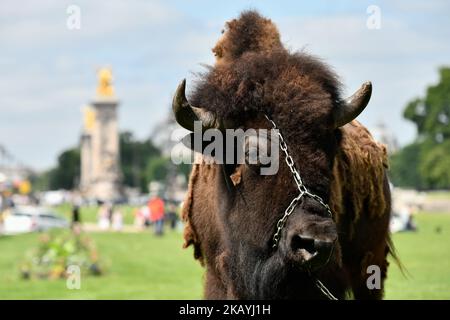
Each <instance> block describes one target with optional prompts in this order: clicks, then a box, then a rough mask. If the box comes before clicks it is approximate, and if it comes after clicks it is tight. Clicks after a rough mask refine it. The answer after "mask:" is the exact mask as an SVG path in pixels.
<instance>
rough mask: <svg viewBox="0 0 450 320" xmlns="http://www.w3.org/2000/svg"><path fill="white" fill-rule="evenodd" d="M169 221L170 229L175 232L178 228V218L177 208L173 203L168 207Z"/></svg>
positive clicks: (167, 215)
mask: <svg viewBox="0 0 450 320" xmlns="http://www.w3.org/2000/svg"><path fill="white" fill-rule="evenodd" d="M166 217H167V221H169V225H170V229H172V230H175V228H176V227H177V221H178V216H177V212H176V206H175V205H174V204H173V203H170V204H169V205H168V206H167V214H166Z"/></svg>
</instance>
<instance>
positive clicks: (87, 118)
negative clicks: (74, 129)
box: [83, 106, 95, 132]
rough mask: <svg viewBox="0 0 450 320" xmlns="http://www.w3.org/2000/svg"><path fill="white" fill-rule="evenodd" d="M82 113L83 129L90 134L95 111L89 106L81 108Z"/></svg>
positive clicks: (93, 123)
mask: <svg viewBox="0 0 450 320" xmlns="http://www.w3.org/2000/svg"><path fill="white" fill-rule="evenodd" d="M83 113H84V129H85V131H87V132H91V131H92V129H93V128H94V125H95V110H94V109H93V108H92V107H91V106H86V107H84V108H83Z"/></svg>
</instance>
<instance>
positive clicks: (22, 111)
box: [0, 0, 450, 169]
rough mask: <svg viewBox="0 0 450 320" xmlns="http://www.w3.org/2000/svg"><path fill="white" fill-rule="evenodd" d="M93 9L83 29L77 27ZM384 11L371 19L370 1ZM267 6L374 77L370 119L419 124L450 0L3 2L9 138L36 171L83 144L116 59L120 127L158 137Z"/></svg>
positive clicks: (3, 126) (400, 130)
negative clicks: (188, 83) (410, 110)
mask: <svg viewBox="0 0 450 320" xmlns="http://www.w3.org/2000/svg"><path fill="white" fill-rule="evenodd" d="M71 4H75V5H78V6H79V8H80V9H81V29H79V30H69V29H68V28H67V26H66V21H67V18H68V14H67V13H66V10H67V7H68V6H69V5H71ZM370 5H377V6H378V7H379V8H380V10H381V28H380V29H369V28H368V27H367V25H366V22H367V19H368V18H369V16H370V14H368V13H367V8H368V7H369V6H370ZM249 8H254V9H258V10H259V11H260V12H261V13H262V14H263V15H265V16H267V17H269V18H271V19H272V20H273V21H274V22H275V23H276V24H277V25H278V27H279V29H280V32H281V35H282V39H283V42H284V43H285V45H286V46H287V47H288V48H290V49H291V50H299V49H305V50H306V51H308V52H310V53H312V54H315V55H318V56H320V57H322V58H323V59H324V60H325V61H326V62H327V63H328V64H330V65H331V66H333V67H334V69H335V70H336V72H337V73H338V74H339V75H340V77H341V80H342V82H343V83H344V84H345V92H346V93H351V92H352V91H353V90H355V89H356V88H358V87H359V85H360V84H361V83H362V82H363V81H366V80H371V81H372V82H373V85H374V92H373V96H372V100H371V102H370V104H369V107H368V108H367V109H366V111H365V112H364V113H363V115H361V116H360V120H361V121H362V122H363V123H364V124H366V125H367V126H369V127H373V126H375V125H376V124H377V123H378V122H380V121H383V122H384V123H385V124H386V125H387V127H388V128H389V129H390V130H392V131H393V132H394V133H395V135H396V136H397V138H398V140H399V141H400V143H401V144H405V143H408V142H410V141H411V140H412V139H414V136H415V128H414V126H413V125H412V124H410V123H408V122H406V121H405V120H403V119H402V110H403V109H404V107H405V104H406V103H407V102H408V101H409V100H411V99H413V98H415V97H417V96H420V95H423V94H424V92H425V89H426V86H427V85H430V84H433V83H435V82H436V81H437V79H438V74H437V68H438V67H439V66H442V65H449V64H450V41H449V39H450V18H449V16H450V2H449V1H419V0H413V1H361V0H355V1H262V0H259V1H234V0H227V1H201V0H192V1H183V0H180V1H156V0H154V1H118V0H109V1H76V0H71V1H49V0H41V1H32V0H30V1H17V0H11V1H9V0H2V1H1V2H0V145H3V146H5V147H6V148H7V149H8V150H9V151H10V152H11V153H12V154H13V155H14V156H15V157H16V158H18V159H19V160H20V161H21V162H23V163H25V164H27V165H29V166H31V167H32V168H35V169H46V168H49V167H50V166H52V165H54V164H55V163H56V157H57V155H58V154H59V153H60V152H61V151H62V150H64V149H65V148H68V147H72V146H75V145H77V143H78V141H79V135H80V131H81V125H82V114H81V108H82V107H83V106H84V105H86V104H88V103H89V101H90V100H91V99H92V98H93V96H94V94H95V87H96V81H97V80H96V73H95V71H96V68H98V67H100V66H104V65H107V66H111V67H112V69H113V74H114V77H115V82H114V85H115V90H116V94H117V96H118V98H119V99H120V101H121V105H120V111H119V117H120V118H119V125H120V129H121V130H131V131H132V132H134V134H135V135H136V136H137V137H138V138H145V137H146V136H148V135H149V133H150V132H151V130H152V128H153V127H154V125H155V124H156V123H158V122H159V121H162V120H163V119H164V118H165V117H166V116H167V114H168V112H169V109H170V101H171V96H172V94H173V91H174V89H175V87H176V85H177V84H178V82H179V81H180V79H182V78H183V77H187V78H188V79H192V78H193V76H192V73H193V72H197V71H201V70H202V69H203V67H202V64H205V63H206V64H212V63H213V55H212V53H211V48H212V47H213V46H214V43H215V42H216V40H217V39H218V37H219V36H220V31H221V29H222V28H223V24H224V22H225V21H227V20H229V19H231V18H234V17H236V16H237V15H238V14H239V12H240V11H242V10H243V9H249Z"/></svg>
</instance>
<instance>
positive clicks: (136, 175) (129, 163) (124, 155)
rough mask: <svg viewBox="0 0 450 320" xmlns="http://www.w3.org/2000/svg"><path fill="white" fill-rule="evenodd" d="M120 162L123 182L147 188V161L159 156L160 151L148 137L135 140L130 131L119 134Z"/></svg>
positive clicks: (142, 188)
mask: <svg viewBox="0 0 450 320" xmlns="http://www.w3.org/2000/svg"><path fill="white" fill-rule="evenodd" d="M119 141H120V162H121V168H122V173H123V183H124V184H125V185H126V186H129V187H135V188H139V189H140V190H141V191H146V190H147V184H148V180H147V178H146V168H147V163H148V162H149V161H150V160H151V159H156V158H158V157H159V156H160V154H161V151H160V150H159V149H158V148H157V147H155V146H154V145H153V143H152V141H151V140H150V139H147V140H144V141H142V142H141V141H137V140H136V139H135V138H134V137H133V134H132V133H131V132H123V133H121V134H120V140H119Z"/></svg>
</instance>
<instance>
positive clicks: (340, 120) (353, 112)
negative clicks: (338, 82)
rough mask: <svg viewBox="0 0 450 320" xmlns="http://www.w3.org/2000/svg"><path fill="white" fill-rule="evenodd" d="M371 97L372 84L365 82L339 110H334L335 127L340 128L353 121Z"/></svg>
mask: <svg viewBox="0 0 450 320" xmlns="http://www.w3.org/2000/svg"><path fill="white" fill-rule="evenodd" d="M371 95H372V83H371V82H370V81H367V82H365V83H364V84H363V85H362V86H361V88H359V89H358V91H356V92H355V93H354V94H353V95H352V96H350V97H348V98H347V99H345V100H344V101H343V103H342V104H341V106H340V107H339V108H336V109H335V111H334V123H335V127H336V128H338V127H342V126H343V125H345V124H347V123H349V122H350V121H352V120H354V119H355V118H356V117H357V116H358V115H359V114H360V113H361V112H362V111H363V110H364V109H365V107H366V106H367V104H368V103H369V100H370V96H371Z"/></svg>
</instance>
